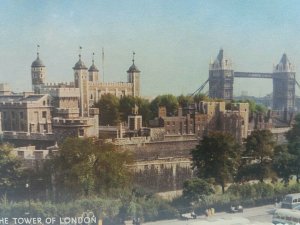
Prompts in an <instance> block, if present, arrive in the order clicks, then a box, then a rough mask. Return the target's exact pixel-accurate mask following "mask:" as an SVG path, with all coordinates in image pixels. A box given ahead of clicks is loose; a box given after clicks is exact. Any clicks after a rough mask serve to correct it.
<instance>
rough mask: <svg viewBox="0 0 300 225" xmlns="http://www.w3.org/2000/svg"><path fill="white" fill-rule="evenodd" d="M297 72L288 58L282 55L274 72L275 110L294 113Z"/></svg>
mask: <svg viewBox="0 0 300 225" xmlns="http://www.w3.org/2000/svg"><path fill="white" fill-rule="evenodd" d="M295 75H296V73H295V70H294V67H293V65H292V64H291V63H290V61H289V60H288V58H287V55H286V54H283V55H282V58H281V60H280V62H279V63H278V64H277V65H276V66H275V67H274V71H273V109H274V110H282V111H287V112H292V111H294V109H295V84H296V83H295Z"/></svg>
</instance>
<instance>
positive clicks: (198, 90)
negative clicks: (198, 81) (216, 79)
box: [191, 79, 209, 96]
mask: <svg viewBox="0 0 300 225" xmlns="http://www.w3.org/2000/svg"><path fill="white" fill-rule="evenodd" d="M208 81H209V79H207V80H206V81H205V82H204V83H203V84H202V85H201V86H200V87H199V88H198V89H197V90H196V91H194V92H193V94H191V96H194V95H196V94H198V93H200V92H201V91H202V90H203V89H204V88H205V86H206V84H207V83H208Z"/></svg>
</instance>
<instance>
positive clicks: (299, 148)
mask: <svg viewBox="0 0 300 225" xmlns="http://www.w3.org/2000/svg"><path fill="white" fill-rule="evenodd" d="M286 139H287V141H288V152H289V153H290V154H291V155H292V160H291V161H290V164H289V165H290V166H291V168H292V171H293V174H295V175H296V178H297V183H299V179H300V114H297V115H296V116H295V120H294V124H293V127H292V129H290V130H289V131H288V132H287V133H286Z"/></svg>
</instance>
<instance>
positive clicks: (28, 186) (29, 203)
mask: <svg viewBox="0 0 300 225" xmlns="http://www.w3.org/2000/svg"><path fill="white" fill-rule="evenodd" d="M25 188H26V189H27V195H28V196H27V198H28V209H29V212H27V213H25V214H30V211H31V202H30V185H29V183H28V182H26V184H25Z"/></svg>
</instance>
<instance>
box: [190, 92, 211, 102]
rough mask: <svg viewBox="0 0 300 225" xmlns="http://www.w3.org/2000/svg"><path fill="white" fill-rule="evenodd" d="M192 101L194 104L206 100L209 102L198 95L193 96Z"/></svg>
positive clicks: (203, 96) (202, 95)
mask: <svg viewBox="0 0 300 225" xmlns="http://www.w3.org/2000/svg"><path fill="white" fill-rule="evenodd" d="M193 100H194V102H195V103H199V102H201V101H207V100H209V98H208V97H207V96H206V95H205V94H201V93H199V94H196V95H194V97H193Z"/></svg>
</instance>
